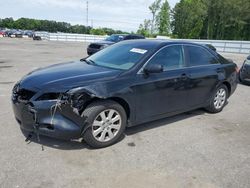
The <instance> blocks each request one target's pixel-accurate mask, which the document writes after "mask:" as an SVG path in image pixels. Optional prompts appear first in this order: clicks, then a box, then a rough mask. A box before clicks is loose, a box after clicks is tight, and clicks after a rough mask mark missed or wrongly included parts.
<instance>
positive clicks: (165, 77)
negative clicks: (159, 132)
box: [134, 45, 188, 122]
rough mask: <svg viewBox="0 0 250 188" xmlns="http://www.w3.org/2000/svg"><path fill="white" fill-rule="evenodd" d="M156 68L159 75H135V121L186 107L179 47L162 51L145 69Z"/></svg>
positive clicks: (183, 69) (183, 73)
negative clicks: (161, 67) (157, 66)
mask: <svg viewBox="0 0 250 188" xmlns="http://www.w3.org/2000/svg"><path fill="white" fill-rule="evenodd" d="M150 64H160V65H162V66H163V67H164V71H163V72H161V73H152V74H148V75H146V74H144V73H143V72H140V73H139V74H137V78H136V82H135V85H134V87H135V91H136V96H137V97H136V99H137V100H136V107H137V109H136V110H137V121H140V122H142V121H147V120H148V119H152V118H153V117H157V116H161V115H164V114H168V113H171V112H176V111H179V110H183V109H184V108H186V106H187V91H186V89H187V83H188V76H187V69H186V65H185V61H184V56H183V48H182V45H172V46H166V47H163V48H162V49H161V50H159V51H158V52H157V53H156V54H155V55H154V56H153V57H152V58H151V59H150V60H149V62H148V63H147V64H146V65H145V66H148V65H150Z"/></svg>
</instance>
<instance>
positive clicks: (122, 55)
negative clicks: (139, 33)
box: [87, 43, 154, 70]
mask: <svg viewBox="0 0 250 188" xmlns="http://www.w3.org/2000/svg"><path fill="white" fill-rule="evenodd" d="M151 48H154V46H145V45H144V44H137V43H117V44H114V45H112V46H110V47H107V48H105V49H104V50H101V51H99V52H97V53H95V54H94V55H92V56H90V57H89V58H87V61H88V60H89V61H92V62H94V64H95V65H98V66H103V67H107V68H114V69H120V70H128V69H130V68H131V67H133V66H134V65H135V64H136V63H138V62H139V61H140V59H141V58H142V57H143V56H145V55H146V54H147V53H148V52H149V51H150V50H151Z"/></svg>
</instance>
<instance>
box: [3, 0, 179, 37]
mask: <svg viewBox="0 0 250 188" xmlns="http://www.w3.org/2000/svg"><path fill="white" fill-rule="evenodd" d="M153 1H154V0H88V2H89V22H88V25H89V26H93V27H94V28H98V27H108V28H113V29H120V30H123V31H129V32H130V31H136V30H137V29H138V27H139V25H140V23H143V20H144V19H150V18H151V14H150V11H149V9H148V7H149V6H150V5H151V4H152V2H153ZM178 1H179V0H168V2H169V4H170V6H171V7H174V5H175V4H176V3H177V2H178ZM86 2H87V0H10V1H6V0H0V18H6V17H13V18H14V19H18V18H21V17H25V18H35V19H48V20H55V21H64V22H68V23H71V24H72V25H74V24H82V25H87V19H86V15H87V14H86V7H87V6H86V4H87V3H86Z"/></svg>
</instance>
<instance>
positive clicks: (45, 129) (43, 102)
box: [12, 83, 104, 139]
mask: <svg viewBox="0 0 250 188" xmlns="http://www.w3.org/2000/svg"><path fill="white" fill-rule="evenodd" d="M93 87H94V88H95V86H92V88H93ZM99 88H100V87H99ZM100 93H101V92H100ZM97 98H98V99H102V98H104V97H103V96H101V94H98V92H97V91H94V89H91V86H85V87H78V88H74V89H70V90H67V91H64V92H51V91H47V92H46V91H43V93H41V92H39V91H37V92H36V91H34V89H33V91H31V89H30V90H29V89H25V88H22V86H21V85H20V83H18V84H17V85H16V86H15V87H14V89H13V93H12V104H13V109H14V113H15V117H16V120H17V121H18V123H19V124H20V126H21V129H22V130H24V131H28V132H35V133H38V134H42V135H46V136H51V137H55V138H60V139H77V138H80V137H81V134H82V132H83V131H84V129H85V128H87V126H86V125H85V117H83V116H82V112H83V110H84V108H85V107H86V106H87V105H88V104H89V103H90V102H91V101H92V100H95V99H97Z"/></svg>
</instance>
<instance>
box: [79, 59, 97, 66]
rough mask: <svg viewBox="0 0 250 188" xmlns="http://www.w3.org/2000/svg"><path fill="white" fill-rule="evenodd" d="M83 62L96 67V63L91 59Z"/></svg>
mask: <svg viewBox="0 0 250 188" xmlns="http://www.w3.org/2000/svg"><path fill="white" fill-rule="evenodd" d="M81 61H84V62H86V63H87V64H89V65H95V64H96V63H95V62H94V61H93V60H91V59H81Z"/></svg>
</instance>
